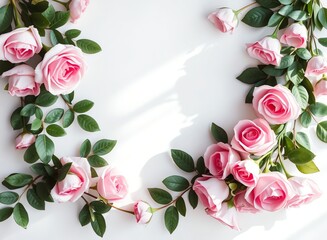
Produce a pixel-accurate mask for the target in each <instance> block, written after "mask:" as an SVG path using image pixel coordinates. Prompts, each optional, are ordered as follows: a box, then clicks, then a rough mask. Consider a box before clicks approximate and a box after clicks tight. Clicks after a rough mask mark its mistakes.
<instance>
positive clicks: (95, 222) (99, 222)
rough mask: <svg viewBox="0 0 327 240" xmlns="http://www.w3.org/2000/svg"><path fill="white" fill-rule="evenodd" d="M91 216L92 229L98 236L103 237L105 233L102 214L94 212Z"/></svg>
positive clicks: (104, 222) (104, 221)
mask: <svg viewBox="0 0 327 240" xmlns="http://www.w3.org/2000/svg"><path fill="white" fill-rule="evenodd" d="M93 215H94V218H91V225H92V228H93V230H94V232H95V233H96V234H97V235H98V236H100V237H103V235H104V233H105V232H106V220H105V219H104V217H103V216H102V214H100V213H98V212H94V213H93Z"/></svg>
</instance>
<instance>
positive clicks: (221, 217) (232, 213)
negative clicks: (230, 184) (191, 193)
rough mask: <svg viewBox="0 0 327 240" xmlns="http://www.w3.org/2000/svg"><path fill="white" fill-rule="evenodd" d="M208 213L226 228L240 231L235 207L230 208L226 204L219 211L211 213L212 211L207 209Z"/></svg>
mask: <svg viewBox="0 0 327 240" xmlns="http://www.w3.org/2000/svg"><path fill="white" fill-rule="evenodd" d="M206 212H207V214H208V215H209V216H211V217H213V218H215V219H217V220H218V221H219V222H221V223H223V224H225V225H226V226H228V227H230V228H232V229H235V230H237V231H240V228H239V226H238V223H237V212H236V210H235V208H234V207H232V208H229V207H228V205H227V203H226V202H224V203H223V204H222V205H221V208H220V210H219V211H211V210H210V209H206Z"/></svg>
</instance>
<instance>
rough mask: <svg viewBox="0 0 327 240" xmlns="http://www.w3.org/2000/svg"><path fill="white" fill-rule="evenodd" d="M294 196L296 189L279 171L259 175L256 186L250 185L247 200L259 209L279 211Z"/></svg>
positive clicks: (246, 195) (246, 194)
mask: <svg viewBox="0 0 327 240" xmlns="http://www.w3.org/2000/svg"><path fill="white" fill-rule="evenodd" d="M293 196H294V190H293V189H292V186H291V184H290V183H289V182H288V181H287V179H286V177H285V176H284V175H283V174H281V173H279V172H270V173H264V174H261V175H260V176H259V180H258V183H257V185H256V186H255V187H249V188H248V189H247V190H246V193H245V197H244V198H245V200H246V201H248V202H249V203H250V204H251V205H253V207H255V208H256V209H258V210H266V211H271V212H273V211H277V210H279V209H281V208H283V207H285V206H286V205H287V203H288V201H289V200H290V199H292V197H293Z"/></svg>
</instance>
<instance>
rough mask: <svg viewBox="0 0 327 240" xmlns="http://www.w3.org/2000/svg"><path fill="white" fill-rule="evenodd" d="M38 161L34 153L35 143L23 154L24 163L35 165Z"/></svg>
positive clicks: (37, 156)
mask: <svg viewBox="0 0 327 240" xmlns="http://www.w3.org/2000/svg"><path fill="white" fill-rule="evenodd" d="M37 160H39V155H38V154H37V152H36V148H35V143H33V144H32V145H31V146H29V147H28V148H27V149H26V151H25V153H24V161H25V162H27V163H30V164H31V163H35V162H36V161H37Z"/></svg>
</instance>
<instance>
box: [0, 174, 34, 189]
mask: <svg viewBox="0 0 327 240" xmlns="http://www.w3.org/2000/svg"><path fill="white" fill-rule="evenodd" d="M32 181H33V177H32V176H31V175H28V174H23V173H14V174H11V175H9V176H8V177H6V178H5V179H4V181H3V182H2V184H3V185H5V186H6V187H8V188H9V189H16V188H22V187H24V186H26V185H28V184H30V183H31V182H32Z"/></svg>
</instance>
